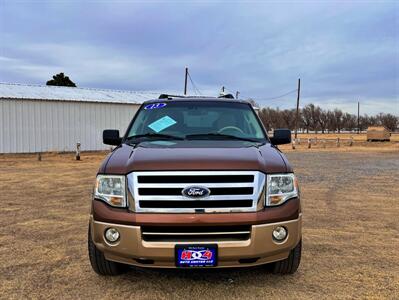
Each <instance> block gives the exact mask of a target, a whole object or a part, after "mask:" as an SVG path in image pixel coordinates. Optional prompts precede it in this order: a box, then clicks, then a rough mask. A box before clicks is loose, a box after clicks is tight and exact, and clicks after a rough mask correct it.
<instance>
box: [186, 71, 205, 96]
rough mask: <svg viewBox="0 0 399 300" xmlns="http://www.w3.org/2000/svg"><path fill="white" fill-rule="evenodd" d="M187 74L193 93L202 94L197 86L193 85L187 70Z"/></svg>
mask: <svg viewBox="0 0 399 300" xmlns="http://www.w3.org/2000/svg"><path fill="white" fill-rule="evenodd" d="M187 75H188V78H189V79H190V82H191V85H192V86H193V88H194V93H195V94H196V95H198V94H199V95H202V93H201V91H200V90H199V89H198V88H197V86H196V85H195V83H194V81H193V79H192V78H191V75H190V72H188V71H187Z"/></svg>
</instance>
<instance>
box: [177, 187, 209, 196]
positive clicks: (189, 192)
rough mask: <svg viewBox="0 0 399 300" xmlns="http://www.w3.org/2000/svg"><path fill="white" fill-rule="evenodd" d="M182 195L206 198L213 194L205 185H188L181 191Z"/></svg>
mask: <svg viewBox="0 0 399 300" xmlns="http://www.w3.org/2000/svg"><path fill="white" fill-rule="evenodd" d="M181 193H182V195H183V196H185V197H189V198H204V197H207V196H209V195H210V194H211V191H210V190H209V189H208V188H206V187H203V186H188V187H186V188H184V189H183V190H182V191H181Z"/></svg>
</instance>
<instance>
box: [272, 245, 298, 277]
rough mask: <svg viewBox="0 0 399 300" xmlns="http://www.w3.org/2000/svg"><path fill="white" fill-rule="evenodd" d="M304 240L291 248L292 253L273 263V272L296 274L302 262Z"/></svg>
mask: <svg viewBox="0 0 399 300" xmlns="http://www.w3.org/2000/svg"><path fill="white" fill-rule="evenodd" d="M301 252H302V240H300V241H299V243H298V245H296V246H295V248H294V249H292V250H291V252H290V255H289V256H288V257H287V258H286V259H284V260H280V261H277V262H275V263H273V274H281V275H284V274H294V273H295V272H296V270H298V267H299V264H300V263H301Z"/></svg>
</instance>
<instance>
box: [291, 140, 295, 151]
mask: <svg viewBox="0 0 399 300" xmlns="http://www.w3.org/2000/svg"><path fill="white" fill-rule="evenodd" d="M292 149H294V150H295V139H293V140H292Z"/></svg>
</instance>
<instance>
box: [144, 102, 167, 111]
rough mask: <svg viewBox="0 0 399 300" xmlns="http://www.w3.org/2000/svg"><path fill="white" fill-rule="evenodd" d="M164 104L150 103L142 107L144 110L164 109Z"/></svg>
mask: <svg viewBox="0 0 399 300" xmlns="http://www.w3.org/2000/svg"><path fill="white" fill-rule="evenodd" d="M165 106H166V103H151V104H148V105H146V106H144V109H145V110H148V109H155V108H162V107H165Z"/></svg>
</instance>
